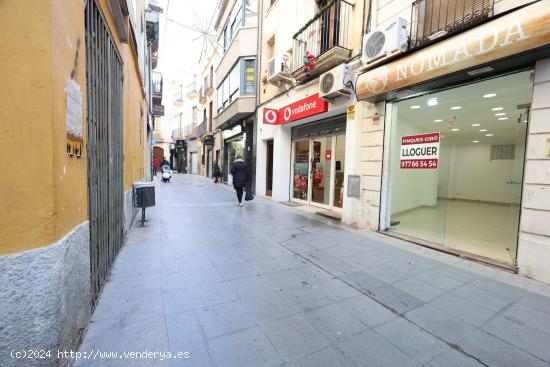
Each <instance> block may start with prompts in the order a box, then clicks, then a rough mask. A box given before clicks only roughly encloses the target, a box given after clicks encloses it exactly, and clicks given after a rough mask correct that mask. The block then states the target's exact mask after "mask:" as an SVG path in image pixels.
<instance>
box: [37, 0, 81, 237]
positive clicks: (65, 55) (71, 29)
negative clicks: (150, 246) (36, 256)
mask: <svg viewBox="0 0 550 367" xmlns="http://www.w3.org/2000/svg"><path fill="white" fill-rule="evenodd" d="M51 14H52V21H51V37H52V39H51V43H52V55H51V58H52V71H51V73H52V74H53V78H52V82H53V84H52V86H53V88H52V107H53V111H52V112H53V114H52V118H53V132H54V138H53V149H54V166H53V181H54V185H55V212H54V216H55V234H54V235H55V237H54V241H56V240H58V239H60V238H62V237H63V236H64V235H66V234H67V233H68V232H70V231H71V230H72V229H73V228H74V227H75V226H77V225H78V224H80V223H83V222H85V221H86V220H87V219H88V182H87V180H88V179H87V177H88V175H87V173H88V164H87V161H86V151H85V150H84V152H83V156H82V158H75V157H69V156H68V155H67V154H66V152H65V142H66V113H67V97H66V92H65V85H66V83H67V81H68V80H69V79H70V78H71V74H72V75H74V79H75V81H76V82H77V83H78V85H79V86H80V91H81V93H82V111H83V113H82V132H83V137H84V144H86V40H85V29H84V2H83V1H58V0H53V1H52V3H51ZM46 244H47V243H46Z"/></svg>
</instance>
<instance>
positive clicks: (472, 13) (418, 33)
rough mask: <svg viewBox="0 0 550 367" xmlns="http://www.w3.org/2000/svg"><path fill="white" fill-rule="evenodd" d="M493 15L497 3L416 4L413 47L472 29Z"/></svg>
mask: <svg viewBox="0 0 550 367" xmlns="http://www.w3.org/2000/svg"><path fill="white" fill-rule="evenodd" d="M493 13H494V0H462V1H448V0H416V1H414V2H413V3H412V15H411V23H410V24H411V46H410V47H411V48H416V47H420V46H424V45H426V44H429V43H431V42H432V41H435V40H436V39H438V38H440V37H443V36H447V35H451V34H454V33H457V32H460V31H463V30H465V29H468V28H470V27H472V26H474V25H476V24H479V23H482V22H484V21H485V20H487V19H488V18H490V17H492V16H493Z"/></svg>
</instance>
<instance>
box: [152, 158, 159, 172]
mask: <svg viewBox="0 0 550 367" xmlns="http://www.w3.org/2000/svg"><path fill="white" fill-rule="evenodd" d="M158 170H159V160H158V159H156V158H155V159H153V172H155V176H156V175H157V172H158Z"/></svg>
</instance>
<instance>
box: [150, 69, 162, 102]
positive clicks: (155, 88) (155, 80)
mask: <svg viewBox="0 0 550 367" xmlns="http://www.w3.org/2000/svg"><path fill="white" fill-rule="evenodd" d="M151 92H152V93H153V95H160V96H162V73H159V72H158V71H152V72H151Z"/></svg>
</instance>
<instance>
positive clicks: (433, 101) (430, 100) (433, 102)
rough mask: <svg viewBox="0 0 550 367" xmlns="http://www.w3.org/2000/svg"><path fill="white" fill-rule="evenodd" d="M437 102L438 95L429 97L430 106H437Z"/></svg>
mask: <svg viewBox="0 0 550 367" xmlns="http://www.w3.org/2000/svg"><path fill="white" fill-rule="evenodd" d="M437 104H438V102H437V98H436V97H434V98H430V99H428V106H437Z"/></svg>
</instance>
